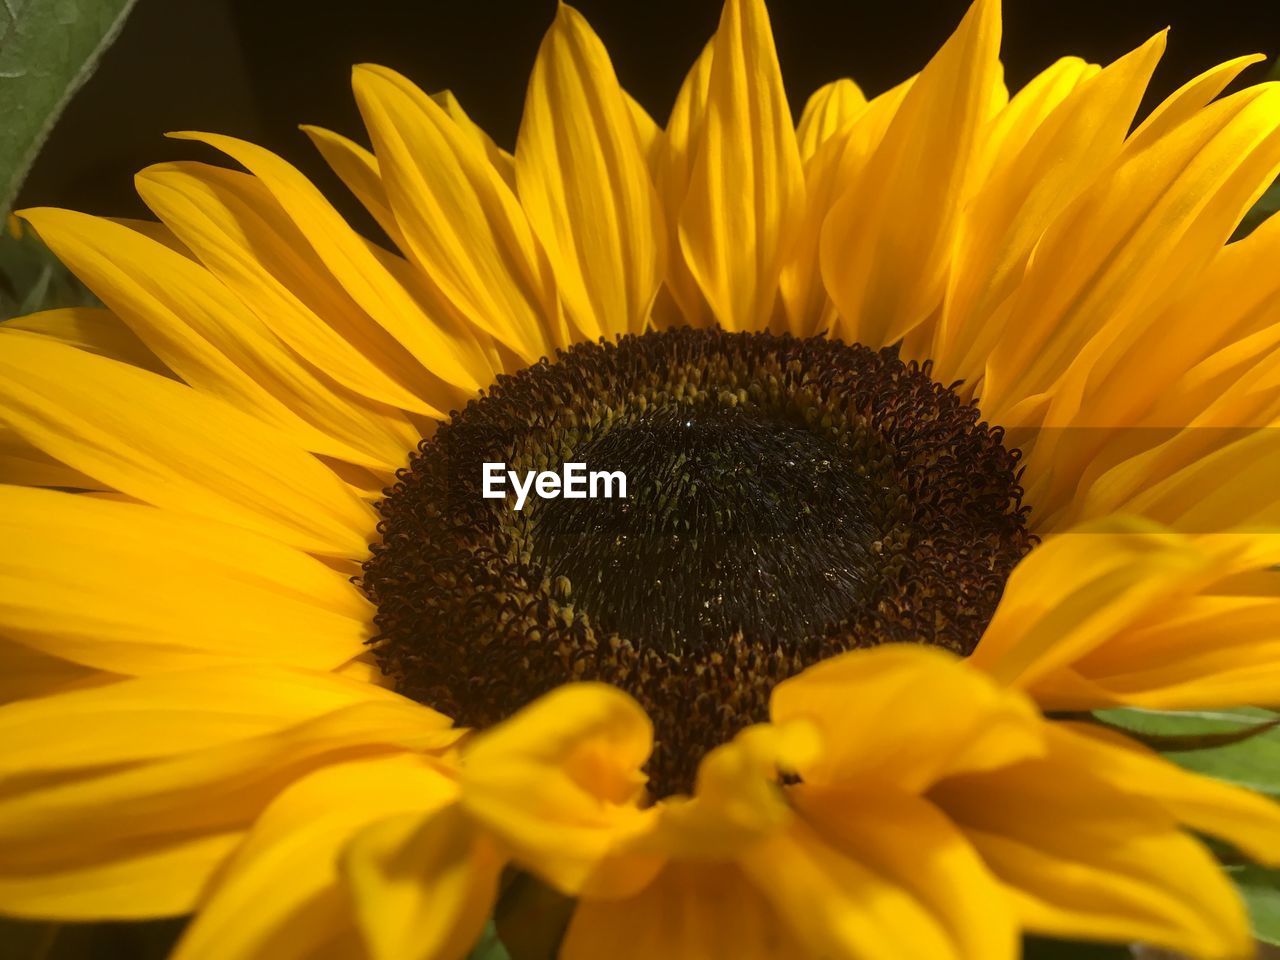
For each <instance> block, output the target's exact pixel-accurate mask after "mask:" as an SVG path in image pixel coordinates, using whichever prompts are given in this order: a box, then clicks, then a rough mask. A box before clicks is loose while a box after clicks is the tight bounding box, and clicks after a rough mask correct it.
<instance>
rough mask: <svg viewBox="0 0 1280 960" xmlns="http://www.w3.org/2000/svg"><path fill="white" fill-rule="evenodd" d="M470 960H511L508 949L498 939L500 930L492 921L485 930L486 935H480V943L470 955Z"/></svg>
mask: <svg viewBox="0 0 1280 960" xmlns="http://www.w3.org/2000/svg"><path fill="white" fill-rule="evenodd" d="M468 960H511V954H509V953H507V948H506V947H504V946H503V945H502V940H501V939H499V937H498V928H497V927H495V926H494V925H493V921H492V920H490V921H489V923H488V925H487V926H486V927H485V928H484V933H483V934H481V935H480V942H479V943H477V944H476V946H475V949H474V950H472V951H471V953H470V954H469V955H468Z"/></svg>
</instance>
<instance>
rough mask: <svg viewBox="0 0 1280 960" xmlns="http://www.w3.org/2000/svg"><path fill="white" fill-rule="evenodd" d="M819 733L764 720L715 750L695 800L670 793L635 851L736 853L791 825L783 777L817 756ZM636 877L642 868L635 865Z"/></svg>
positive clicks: (704, 765) (702, 769) (799, 724)
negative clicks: (781, 781) (780, 780)
mask: <svg viewBox="0 0 1280 960" xmlns="http://www.w3.org/2000/svg"><path fill="white" fill-rule="evenodd" d="M816 733H817V731H816V730H815V728H814V727H813V725H812V724H810V723H808V722H806V721H796V722H793V723H790V724H787V725H786V726H776V725H771V724H763V723H762V724H756V725H754V726H750V727H748V728H746V729H745V730H743V731H741V732H740V733H738V734H737V736H735V737H734V738H733V740H731V741H730V742H729V743H726V744H722V745H721V746H719V747H717V748H715V749H714V750H712V751H711V752H710V753H708V754H707V755H706V757H704V758H703V760H702V762H701V763H700V764H699V765H698V777H697V784H696V789H695V791H694V796H693V797H692V798H691V799H683V798H670V797H669V798H667V799H666V800H664V801H663V802H662V803H660V804H659V805H658V807H657V816H656V817H655V820H654V823H653V832H652V834H650V835H648V836H644V837H638V838H636V840H635V842H634V843H633V844H632V845H631V848H630V849H631V850H634V851H635V852H636V853H640V854H645V853H659V854H661V855H663V856H670V857H697V858H717V857H720V858H731V857H733V856H735V855H736V854H737V853H739V852H740V851H741V850H742V849H744V848H746V847H748V846H750V845H751V844H752V843H754V842H755V841H757V840H759V839H760V838H761V837H763V836H767V835H768V834H770V833H772V832H774V831H776V830H777V829H779V828H781V827H783V826H785V825H786V824H788V823H790V821H791V818H792V812H791V808H790V807H789V806H788V805H787V802H786V800H785V799H784V796H783V792H782V787H781V785H780V784H779V783H778V778H779V775H780V773H781V772H783V771H795V770H799V769H802V768H804V767H806V766H808V765H809V764H811V762H812V760H813V759H814V757H815V756H816V754H817V752H818V749H819V746H820V745H819V743H818V740H817V736H816ZM634 866H635V867H637V870H636V875H639V873H640V871H639V869H638V868H639V867H641V866H642V864H635V865H634Z"/></svg>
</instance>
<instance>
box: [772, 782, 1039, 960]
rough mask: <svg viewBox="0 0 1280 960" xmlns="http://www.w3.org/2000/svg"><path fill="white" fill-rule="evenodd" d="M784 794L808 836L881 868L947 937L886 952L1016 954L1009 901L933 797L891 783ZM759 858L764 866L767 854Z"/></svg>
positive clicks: (856, 906)
mask: <svg viewBox="0 0 1280 960" xmlns="http://www.w3.org/2000/svg"><path fill="white" fill-rule="evenodd" d="M788 794H789V795H790V797H791V801H792V803H793V804H795V806H796V809H797V812H798V814H799V815H800V817H802V818H803V820H804V821H805V823H807V824H808V826H809V828H810V829H811V831H812V837H813V838H817V839H819V840H820V842H821V844H822V845H823V846H825V847H827V848H828V849H829V850H830V851H831V852H832V853H835V854H838V855H840V856H842V857H845V858H848V859H850V860H853V861H855V862H857V863H859V864H862V865H863V866H864V867H866V868H868V869H869V870H871V871H873V872H874V873H876V874H878V875H879V877H880V878H882V881H883V883H884V885H885V886H886V887H888V888H898V891H897V895H899V896H900V895H901V894H902V893H905V894H906V895H907V896H908V897H910V898H911V899H913V900H915V901H916V903H917V904H918V905H919V907H920V908H922V909H923V910H924V911H925V913H927V914H928V916H929V921H928V922H927V923H926V929H928V928H933V927H935V925H936V929H937V932H938V933H939V934H940V935H941V937H942V938H944V939H945V941H946V946H945V947H944V948H943V949H942V950H939V951H935V952H934V953H930V952H929V951H928V950H927V949H918V950H916V951H915V952H913V951H912V950H911V949H909V948H908V946H907V941H906V939H905V938H903V939H902V940H901V941H899V942H898V943H897V944H895V945H894V949H893V950H890V952H889V953H888V956H894V955H897V953H899V952H900V954H901V955H918V956H935V955H936V956H945V955H954V956H957V957H964V958H967V957H982V958H984V960H985V958H990V960H997V958H1000V957H1006V958H1013V957H1016V956H1018V951H1019V940H1020V938H1019V936H1018V929H1017V924H1016V922H1015V917H1014V914H1013V909H1012V904H1011V903H1010V902H1009V900H1008V898H1007V897H1006V896H1005V894H1004V892H1003V890H1001V889H1000V886H999V884H998V882H997V881H996V879H995V878H994V877H993V876H992V875H991V873H990V872H989V871H988V870H987V869H986V867H985V865H984V864H983V863H982V861H981V860H980V859H979V858H978V856H977V855H976V853H975V852H974V850H973V849H972V848H971V847H970V846H969V843H968V841H967V840H966V839H965V837H964V835H963V834H962V833H960V831H959V830H957V829H956V827H955V826H954V825H953V824H952V823H951V822H950V821H948V820H947V818H946V817H945V816H943V815H942V813H941V812H940V811H939V810H938V809H937V808H936V807H934V806H933V805H932V804H931V803H929V802H928V801H926V800H922V799H919V798H917V797H913V796H910V795H908V794H904V793H900V792H896V791H888V792H883V793H870V792H868V791H866V790H863V789H860V788H858V787H854V788H851V789H848V790H832V789H829V788H822V787H814V786H811V785H803V784H802V785H799V786H797V787H795V788H792V789H790V790H788ZM761 866H762V867H764V868H765V869H768V866H769V863H768V859H767V858H762V862H761ZM773 888H774V887H773V885H768V886H765V887H764V889H766V890H772V889H773ZM840 896H842V895H838V899H839V898H840ZM801 906H802V909H803V908H804V905H803V904H801ZM849 908H851V909H852V911H853V912H855V913H859V912H864V911H865V912H869V913H875V912H876V910H875V909H874V908H872V909H870V910H868V909H867V907H866V906H865V905H863V904H861V903H857V902H856V901H855V902H846V909H849ZM796 922H797V923H798V924H803V923H804V922H805V919H804V918H803V916H801V917H797V918H796Z"/></svg>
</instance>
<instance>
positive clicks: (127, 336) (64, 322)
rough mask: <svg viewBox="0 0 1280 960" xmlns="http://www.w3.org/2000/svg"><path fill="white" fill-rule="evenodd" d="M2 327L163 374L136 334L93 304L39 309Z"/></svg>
mask: <svg viewBox="0 0 1280 960" xmlns="http://www.w3.org/2000/svg"><path fill="white" fill-rule="evenodd" d="M5 329H6V330H26V331H27V332H28V333H39V334H42V335H44V336H46V337H52V338H53V339H54V340H61V341H62V342H63V343H69V344H71V345H72V346H74V347H79V348H80V349H81V350H88V351H89V352H90V353H96V354H98V355H99V356H102V357H110V358H111V359H112V360H120V361H122V362H124V363H128V364H132V365H133V366H135V367H142V369H144V370H150V371H151V372H152V373H165V374H167V373H168V372H169V371H168V368H167V367H165V365H164V364H163V363H161V362H160V358H159V357H157V356H156V355H155V354H154V353H152V352H151V351H150V350H148V349H147V346H146V344H144V343H143V342H142V341H141V340H139V339H138V335H137V334H135V333H134V332H133V331H132V330H130V329H129V327H128V326H127V325H125V324H124V323H123V322H121V320H120V318H119V317H117V316H115V315H114V314H113V313H112V312H111V311H110V310H102V309H100V308H97V307H64V308H62V309H59V310H43V311H41V312H40V313H31V314H28V315H27V316H25V317H14V318H13V319H12V320H6V321H5Z"/></svg>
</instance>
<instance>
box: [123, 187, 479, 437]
mask: <svg viewBox="0 0 1280 960" xmlns="http://www.w3.org/2000/svg"><path fill="white" fill-rule="evenodd" d="M135 184H136V185H137V188H138V193H139V195H140V196H141V197H142V199H143V200H144V201H145V202H146V204H147V205H148V206H149V207H150V208H151V209H152V210H153V211H155V213H156V215H157V216H159V217H160V218H161V219H163V220H164V221H165V222H166V223H168V224H169V225H170V226H171V227H172V228H173V230H174V232H175V233H176V234H178V236H180V237H181V238H182V239H183V241H184V242H185V243H186V244H187V245H188V246H189V247H190V248H191V250H192V252H193V253H195V255H196V256H197V257H199V258H200V260H201V261H202V262H203V263H204V265H205V266H206V267H208V268H209V270H210V271H211V272H212V273H213V274H214V275H215V276H216V277H218V278H219V279H220V280H221V281H222V282H223V283H225V284H226V285H227V287H228V288H229V289H230V290H231V291H232V292H233V293H235V294H236V295H237V296H239V297H240V299H241V300H242V301H243V302H244V303H245V304H246V305H247V306H248V307H249V308H250V309H251V310H253V311H254V312H255V313H256V314H258V316H259V317H260V318H261V320H262V321H263V323H265V324H266V325H267V326H268V327H270V328H271V330H272V331H273V332H274V333H276V335H277V336H279V337H280V339H282V340H283V341H284V342H285V343H287V344H288V345H289V346H291V347H292V348H293V349H294V350H296V351H297V352H298V354H299V355H301V356H303V357H306V358H307V360H308V361H309V362H310V363H313V364H315V365H316V366H317V367H319V368H320V369H321V370H323V371H324V372H325V373H326V374H328V375H329V376H331V377H333V379H335V380H337V381H338V382H339V383H340V384H342V385H343V386H345V387H347V388H348V389H350V390H353V391H355V392H356V393H357V394H359V395H361V396H362V397H365V398H368V399H369V400H373V401H377V402H378V403H380V404H387V405H390V406H392V407H399V408H402V409H405V410H411V411H413V412H414V413H420V414H425V415H427V416H433V417H440V416H442V413H441V409H440V407H441V406H443V403H442V402H441V400H437V405H432V404H431V403H429V402H427V401H426V400H424V399H423V398H422V397H420V396H418V395H415V392H414V391H415V389H418V390H420V387H419V386H418V383H419V381H420V380H421V379H422V378H423V376H424V373H425V371H424V370H423V368H422V366H421V365H420V364H419V363H418V362H417V361H416V360H414V358H413V357H412V356H411V355H410V354H409V353H408V352H407V351H406V350H405V349H404V347H403V346H401V345H400V344H399V343H397V342H396V341H395V340H394V339H393V338H392V337H391V335H390V334H388V333H387V332H386V331H385V330H384V329H383V328H382V327H380V326H378V325H377V324H376V323H374V322H373V320H372V319H371V318H370V317H369V316H368V314H366V313H365V312H364V311H363V310H361V309H360V307H359V306H358V305H357V304H356V303H355V302H354V301H353V300H352V299H351V297H350V296H349V295H348V294H347V292H346V291H345V290H344V289H343V288H342V286H341V284H339V283H338V282H337V281H336V280H335V279H334V278H333V276H332V274H330V273H329V272H328V270H326V269H325V267H324V264H323V263H321V262H319V260H318V259H317V258H315V257H314V256H309V255H308V254H309V253H310V248H309V246H308V244H307V241H306V238H305V237H304V236H303V235H302V234H301V233H299V232H298V230H297V228H296V227H295V226H294V225H293V222H292V221H291V220H289V218H288V217H287V216H286V215H285V213H284V211H283V210H282V209H280V207H279V205H278V204H277V203H276V202H275V200H274V199H273V198H272V196H271V194H270V193H269V192H268V191H267V189H266V188H265V187H264V186H263V185H262V184H261V183H260V182H258V181H257V180H255V179H254V178H253V177H250V176H248V175H247V174H242V173H237V172H235V171H232V170H224V169H221V168H219V167H213V166H210V165H208V164H203V163H168V164H158V165H156V166H153V167H148V168H147V169H146V170H143V171H142V172H141V173H139V174H138V175H137V177H136V178H135ZM468 364H469V366H468ZM484 372H487V371H485V370H484V361H483V359H482V358H481V357H480V354H479V352H478V351H476V352H475V355H474V356H472V357H467V356H458V355H453V356H451V355H449V354H445V353H443V352H442V353H441V355H439V356H437V357H436V358H435V363H434V364H433V368H432V373H434V374H435V375H436V376H439V377H441V378H442V379H444V380H446V381H447V382H449V383H451V384H453V385H455V386H457V387H458V388H460V389H461V390H475V389H477V388H478V387H480V386H481V385H482V384H481V382H480V379H479V378H480V376H482V375H483V373H484ZM383 416H384V419H390V418H389V417H388V416H387V415H386V414H384V415H383ZM402 419H403V418H402ZM406 422H407V421H406ZM410 432H412V431H410Z"/></svg>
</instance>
